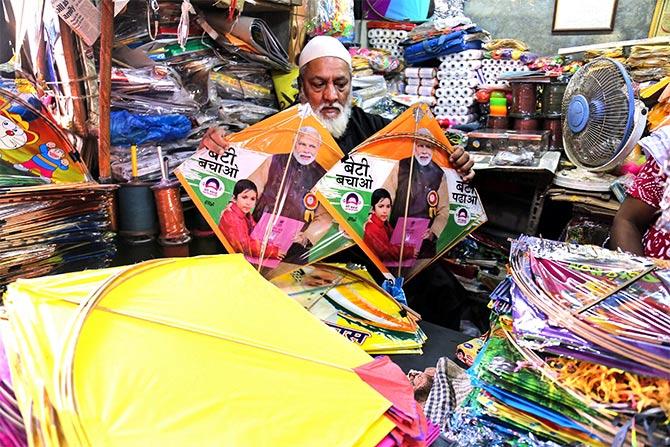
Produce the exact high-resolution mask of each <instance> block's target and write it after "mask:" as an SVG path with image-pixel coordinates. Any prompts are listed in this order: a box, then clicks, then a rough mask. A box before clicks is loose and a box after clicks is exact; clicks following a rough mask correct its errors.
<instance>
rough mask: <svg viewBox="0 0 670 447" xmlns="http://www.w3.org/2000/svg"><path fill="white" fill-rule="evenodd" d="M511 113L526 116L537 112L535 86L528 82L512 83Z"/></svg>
mask: <svg viewBox="0 0 670 447" xmlns="http://www.w3.org/2000/svg"><path fill="white" fill-rule="evenodd" d="M511 113H512V114H515V115H520V116H527V115H535V114H536V113H537V86H536V85H535V84H532V83H530V82H513V83H512V110H511Z"/></svg>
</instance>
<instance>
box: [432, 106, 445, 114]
mask: <svg viewBox="0 0 670 447" xmlns="http://www.w3.org/2000/svg"><path fill="white" fill-rule="evenodd" d="M448 110H449V109H448V107H443V106H435V107H434V113H435V115H449V113H448Z"/></svg>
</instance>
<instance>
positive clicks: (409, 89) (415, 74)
mask: <svg viewBox="0 0 670 447" xmlns="http://www.w3.org/2000/svg"><path fill="white" fill-rule="evenodd" d="M404 74H405V93H406V94H408V95H413V96H419V97H420V98H419V99H420V100H421V101H422V102H425V103H426V104H430V105H432V104H435V102H436V101H435V92H436V90H437V86H438V84H439V83H438V80H437V71H436V70H435V69H434V68H432V67H408V68H405V71H404Z"/></svg>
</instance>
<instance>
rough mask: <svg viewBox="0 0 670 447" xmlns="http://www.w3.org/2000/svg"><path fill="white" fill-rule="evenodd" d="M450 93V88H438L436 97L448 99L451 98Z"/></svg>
mask: <svg viewBox="0 0 670 447" xmlns="http://www.w3.org/2000/svg"><path fill="white" fill-rule="evenodd" d="M449 91H450V89H449V88H438V89H437V90H435V96H436V97H438V98H447V97H449V96H451V95H449Z"/></svg>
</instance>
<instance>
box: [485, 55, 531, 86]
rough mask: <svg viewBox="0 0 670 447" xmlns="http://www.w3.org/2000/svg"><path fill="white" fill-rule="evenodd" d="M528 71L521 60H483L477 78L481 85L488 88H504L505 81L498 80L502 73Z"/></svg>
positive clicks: (506, 83)
mask: <svg viewBox="0 0 670 447" xmlns="http://www.w3.org/2000/svg"><path fill="white" fill-rule="evenodd" d="M519 71H529V68H528V67H527V66H526V64H524V63H523V62H522V61H521V60H513V59H483V60H482V61H481V68H480V69H479V76H480V79H481V81H482V84H484V85H489V86H499V87H500V86H506V85H509V83H508V82H507V81H501V80H499V79H498V78H499V76H500V75H502V74H503V73H509V72H519Z"/></svg>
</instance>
